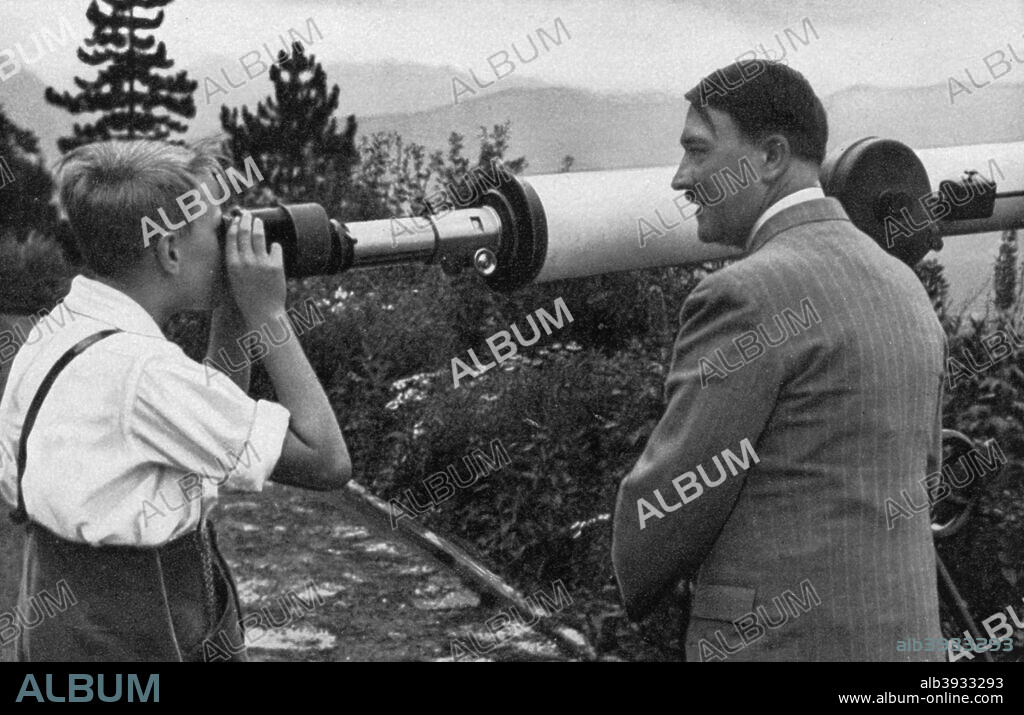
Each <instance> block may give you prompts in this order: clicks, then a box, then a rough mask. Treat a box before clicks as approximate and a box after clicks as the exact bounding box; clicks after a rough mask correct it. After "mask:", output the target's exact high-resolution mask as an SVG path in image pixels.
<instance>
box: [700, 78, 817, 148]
mask: <svg viewBox="0 0 1024 715" xmlns="http://www.w3.org/2000/svg"><path fill="white" fill-rule="evenodd" d="M758 66H760V67H761V68H763V69H762V71H761V72H758V73H756V74H755V72H756V69H757V67H758ZM684 96H685V97H686V99H687V100H688V101H689V102H690V104H691V105H692V106H693V108H694V109H695V110H696V111H697V113H698V114H699V115H700V116H701V117H703V119H704V120H705V121H708V113H707V107H714V108H715V109H717V110H719V111H721V112H725V113H726V114H728V115H729V116H730V117H731V118H732V120H733V121H734V122H735V123H736V126H737V128H738V129H739V130H740V132H741V133H742V135H743V136H744V137H745V138H746V139H747V140H748V141H758V140H760V139H763V138H764V137H766V136H768V135H769V134H782V135H783V136H784V137H786V139H787V140H789V146H790V148H791V149H792V151H793V154H794V155H795V156H798V157H801V158H803V159H807V160H810V161H813V162H814V163H816V164H819V165H820V164H821V163H822V162H823V161H824V160H825V144H826V143H828V119H827V118H826V116H825V108H824V107H823V106H822V104H821V100H820V99H818V96H817V95H816V94H815V93H814V90H813V89H811V85H810V83H809V82H808V81H807V80H806V79H805V78H804V76H803V75H802V74H800V73H799V72H797V71H796V70H795V69H792V68H791V67H787V66H786V65H784V64H781V63H779V62H766V61H763V60H745V61H741V62H734V63H732V64H731V65H728V66H726V67H723V68H721V69H719V70H716V71H715V72H713V73H711V74H710V75H708V76H707V77H705V78H704V79H702V80H701V81H700V82H698V83H697V86H696V87H694V88H693V89H691V90H690V91H689V92H687V93H686V94H685V95H684Z"/></svg>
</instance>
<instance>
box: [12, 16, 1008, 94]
mask: <svg viewBox="0 0 1024 715" xmlns="http://www.w3.org/2000/svg"><path fill="white" fill-rule="evenodd" d="M0 3H2V7H3V9H2V13H0V17H2V20H0V49H5V48H10V47H13V46H14V43H15V42H16V41H19V40H21V41H27V40H28V36H29V34H30V33H33V32H38V31H39V29H40V27H41V26H44V25H45V26H48V27H50V28H51V29H53V30H56V29H57V19H58V18H59V17H60V16H61V15H63V16H65V17H67V19H68V20H69V21H70V23H71V25H72V26H73V27H74V28H75V30H76V32H77V34H78V37H76V42H80V41H81V38H82V37H84V36H86V35H87V34H89V33H90V31H91V25H89V24H88V22H87V21H86V19H85V9H86V8H87V7H88V5H89V0H60V1H59V2H47V0H20V1H19V0H0ZM166 12H167V18H166V20H165V22H164V25H163V27H162V28H161V29H160V31H159V32H160V37H161V39H163V40H164V41H165V42H166V43H167V45H168V51H169V54H170V55H171V57H173V58H174V59H175V60H176V61H177V67H178V68H186V69H188V68H189V67H190V66H193V67H194V66H195V65H198V64H200V61H201V58H203V57H204V56H207V55H210V54H228V55H231V56H233V57H237V56H241V55H242V54H243V53H245V52H248V51H250V50H253V49H257V48H258V47H259V46H260V44H261V43H263V42H267V43H270V44H271V46H273V43H277V44H278V45H280V41H279V40H278V39H277V38H278V35H279V34H284V35H287V31H288V29H289V28H295V29H296V30H301V31H303V32H305V27H306V18H309V17H312V18H313V19H314V21H315V23H316V25H317V27H318V28H319V29H320V31H321V32H322V33H323V35H324V39H323V41H322V42H321V41H317V42H316V45H315V49H316V54H317V56H318V59H320V60H321V61H341V62H345V61H347V62H374V61H378V60H385V59H394V60H399V61H405V62H419V63H423V64H431V65H451V66H454V67H456V68H459V69H461V70H463V71H467V72H468V70H469V69H474V70H475V71H476V73H477V76H478V77H481V78H482V81H483V80H485V78H486V77H487V76H488V75H487V73H489V72H490V69H489V68H488V65H487V57H488V56H489V55H492V54H494V53H495V52H498V51H500V50H510V48H511V44H512V43H513V42H515V43H516V46H517V47H519V48H520V50H521V51H523V52H524V53H532V50H530V48H529V43H528V40H527V38H528V37H529V36H531V35H532V36H533V37H534V38H536V37H537V29H538V28H545V29H546V30H547V31H548V33H549V35H550V36H554V34H555V33H554V21H555V18H561V20H562V22H563V23H564V25H565V27H566V29H567V30H568V31H569V33H570V35H571V39H570V40H565V39H564V37H563V42H562V45H561V46H560V47H554V46H551V50H550V52H548V53H546V54H545V53H542V54H541V56H540V57H539V58H538V59H537V60H535V61H533V62H532V63H530V64H529V65H528V66H519V67H517V69H516V73H517V76H519V77H535V78H538V79H541V80H544V81H546V82H550V83H553V84H562V85H569V86H576V87H583V88H588V89H593V90H599V91H630V90H660V91H664V92H672V93H679V92H682V91H685V90H686V89H687V88H689V87H690V86H692V85H693V84H694V82H695V81H696V80H697V79H699V77H700V76H702V75H703V74H706V73H707V72H708V71H710V70H712V69H714V68H715V67H718V66H721V65H723V64H726V63H728V62H730V61H732V60H733V59H735V58H736V57H737V56H739V55H741V54H742V53H743V52H745V51H747V50H750V49H752V48H754V47H756V46H757V45H758V44H763V45H764V46H765V47H771V46H773V45H774V44H776V39H775V38H776V35H777V36H779V37H780V38H784V36H785V33H784V31H785V29H786V28H790V29H791V30H792V31H793V32H796V33H798V34H799V35H800V36H801V37H802V36H804V35H805V34H806V33H807V32H808V31H807V29H806V28H803V29H802V28H801V25H802V23H803V20H804V19H805V18H806V19H807V20H809V21H810V24H811V25H812V26H813V28H814V30H815V31H816V32H817V34H818V36H819V39H815V38H814V35H813V33H812V34H810V35H808V38H809V40H810V43H809V44H808V45H807V46H803V45H801V44H799V43H796V47H797V50H798V51H797V52H795V53H794V52H791V54H790V57H791V59H792V65H793V66H794V67H796V68H797V69H799V70H800V71H802V72H803V73H804V74H805V75H807V77H808V79H810V81H811V83H812V84H813V85H814V87H815V89H816V90H817V91H818V92H819V93H825V94H827V93H830V92H833V91H835V90H838V89H841V88H843V87H846V86H850V85H853V84H862V83H868V84H882V85H908V84H911V85H926V84H935V83H945V82H946V78H947V77H949V76H950V75H959V76H961V77H962V76H963V70H964V68H965V67H967V68H970V69H971V70H972V74H974V76H975V77H982V76H984V74H983V73H984V72H985V71H986V70H985V67H984V64H983V63H982V58H983V57H984V56H985V55H988V54H989V53H991V52H993V51H995V50H998V49H1000V48H1002V49H1003V50H1004V51H1005V50H1006V46H1007V43H1011V44H1012V45H1013V47H1014V48H1015V49H1016V50H1017V51H1018V56H1024V52H1022V50H1024V1H1022V0H959V1H958V2H954V1H953V0H790V1H779V2H756V1H754V0H686V1H685V2H684V1H682V0H679V1H676V2H672V1H670V0H640V1H636V2H625V1H620V2H606V1H603V0H599V1H594V2H568V1H566V2H563V1H558V0H549V1H544V0H528V1H526V2H501V1H499V0H437V1H431V0H420V1H419V2H394V1H390V0H367V1H365V2H364V1H361V0H176V1H175V2H174V3H172V4H171V5H170V6H169V7H168V8H167V9H166ZM790 42H791V43H792V40H791V41H790ZM30 47H32V46H31V45H30ZM67 47H70V45H68V46H67ZM33 49H34V48H33ZM514 59H515V57H514V55H513V60H514ZM517 64H518V63H517ZM32 69H33V71H34V72H35V73H36V74H37V75H39V76H40V77H41V78H42V79H43V80H44V81H46V82H51V83H53V82H58V81H61V80H64V81H66V80H67V79H68V78H70V77H71V76H72V75H73V73H74V72H76V71H77V72H81V69H82V67H81V64H80V63H79V62H78V60H77V59H76V58H75V57H74V52H73V51H71V50H70V49H65V50H60V49H58V53H57V55H55V56H53V57H48V58H47V59H46V61H40V62H37V63H36V64H34V65H32ZM520 73H521V74H520ZM90 76H91V75H90ZM491 78H492V79H493V75H492V76H491ZM1005 81H1008V82H1024V66H1021V65H1016V66H1015V67H1014V74H1013V75H1012V76H1008V77H1007V79H1006V80H1005ZM0 92H2V88H0ZM0 99H2V97H0Z"/></svg>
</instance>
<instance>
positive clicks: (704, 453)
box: [613, 198, 945, 661]
mask: <svg viewBox="0 0 1024 715" xmlns="http://www.w3.org/2000/svg"><path fill="white" fill-rule="evenodd" d="M680 322H681V330H680V333H679V336H678V338H677V340H676V343H675V348H674V354H673V359H672V366H671V370H670V373H669V377H668V380H667V382H666V387H665V391H666V398H667V402H668V406H667V408H666V412H665V414H664V416H663V417H662V419H661V421H660V422H659V424H658V425H657V427H656V428H655V430H654V433H653V434H652V436H651V438H650V441H649V442H648V444H647V446H646V448H645V450H644V453H643V455H642V456H641V458H640V460H639V461H638V462H637V464H636V466H635V467H634V469H633V470H632V472H631V473H630V474H629V475H628V476H627V477H626V479H625V480H624V481H623V483H622V485H621V488H620V490H619V500H618V504H617V507H616V514H615V524H614V544H613V560H614V562H615V568H616V574H617V576H618V578H619V583H620V587H621V589H622V592H623V598H624V600H625V602H626V604H627V608H629V609H630V612H631V613H633V614H634V615H639V614H641V613H642V612H644V611H646V610H647V609H648V608H649V607H650V606H651V605H652V604H653V603H654V602H655V601H656V600H657V599H658V598H660V597H661V596H662V595H664V593H665V592H666V590H668V589H670V588H671V586H672V585H673V584H674V583H676V582H677V581H678V579H679V578H681V577H682V578H688V579H691V580H692V581H693V588H694V591H693V595H694V599H693V609H692V615H691V621H690V626H689V631H688V633H687V638H686V649H687V659H688V660H716V659H722V660H814V661H817V660H858V661H859V660H881V661H895V660H914V659H916V660H944V659H945V657H944V656H943V655H942V654H940V653H937V652H934V651H933V652H927V651H919V652H913V651H906V652H904V651H897V640H899V639H908V638H910V639H912V638H918V639H920V640H921V641H922V642H924V639H925V638H938V637H940V636H941V632H940V628H939V616H938V596H937V586H936V575H935V558H934V552H933V547H932V536H931V532H930V521H929V518H928V515H927V513H916V514H914V515H913V516H912V517H911V518H899V519H896V520H894V521H893V520H891V519H890V520H889V523H887V511H886V509H887V500H888V499H892V500H893V501H894V502H895V503H897V504H900V505H901V506H904V505H905V501H904V499H903V497H902V496H901V490H906V492H907V493H908V495H909V496H910V498H911V500H912V501H913V503H915V504H917V505H919V506H920V505H922V504H926V503H927V493H926V491H925V489H924V488H923V486H922V485H921V480H922V479H923V478H924V476H925V475H926V474H928V473H932V472H935V471H937V470H938V468H939V462H940V460H941V451H940V450H941V405H942V400H941V396H942V372H943V364H944V353H945V335H944V333H943V330H942V327H941V326H940V324H939V322H938V320H937V318H936V316H935V312H934V310H933V309H932V306H931V303H930V301H929V300H928V297H927V294H926V292H925V290H924V288H923V287H922V286H921V284H920V282H919V281H918V279H917V278H916V276H915V275H914V273H913V271H911V269H910V268H908V267H907V266H906V265H904V264H903V263H901V262H900V261H899V260H897V259H895V258H893V257H891V256H889V255H888V254H887V253H885V252H884V251H883V250H882V249H881V248H880V247H879V246H878V245H877V244H876V243H875V242H874V241H873V240H872V239H871V238H870V237H869V236H867V235H865V234H864V233H862V232H861V231H859V230H858V229H857V228H856V227H854V225H853V224H852V223H851V222H850V220H849V218H848V217H847V215H846V213H845V211H844V210H843V208H842V206H841V204H840V203H839V202H838V201H837V200H835V199H832V198H823V199H815V200H812V201H808V202H804V203H801V204H797V205H795V206H792V207H789V208H787V209H784V210H783V211H781V212H779V213H778V214H776V215H774V216H772V217H771V218H770V219H769V220H768V221H767V222H766V223H765V224H764V225H763V226H762V227H761V228H760V229H759V230H758V232H757V234H756V235H755V236H754V237H753V239H752V241H751V243H750V246H749V250H748V253H747V255H746V256H745V257H744V258H743V259H742V260H740V261H737V262H736V263H734V264H733V265H731V266H729V267H727V268H725V269H723V270H721V271H718V272H716V273H714V274H712V275H710V276H708V277H707V278H706V279H704V280H703V281H702V282H701V283H700V284H699V285H698V286H697V288H696V289H695V290H694V291H693V293H692V294H691V295H690V297H689V298H688V299H687V300H686V303H685V304H684V306H683V309H682V313H681V321H680ZM783 335H785V336H786V338H785V340H783V339H782V337H783ZM743 440H749V448H750V449H747V450H745V451H744V450H743V449H742V448H741V445H742V443H743ZM727 450H728V453H726V451H727ZM751 451H753V452H754V454H750V452H751ZM723 454H724V456H723ZM733 455H739V457H737V458H736V459H732V458H731V457H732V456H733ZM755 457H756V459H755ZM744 463H745V464H746V466H745V467H744ZM698 467H700V469H702V470H703V472H702V471H700V470H699V469H698ZM720 467H722V468H721V469H720ZM687 472H691V473H694V472H695V473H694V474H691V475H689V476H687V475H686V473H687ZM705 474H706V479H704V478H703V476H704V475H705ZM697 484H699V485H700V492H699V493H698V487H697ZM712 484H713V485H715V486H711V485H712ZM655 490H657V493H655ZM640 499H644V500H646V502H647V504H648V505H649V506H650V507H651V509H648V508H647V507H646V506H642V505H640V501H639V500H640ZM904 508H905V506H904ZM654 510H656V511H657V512H658V513H659V514H660V516H658V515H656V514H654ZM645 514H646V515H647V518H646V519H643V515H645ZM641 523H642V524H643V528H642V529H641V528H640V526H641ZM890 524H891V526H892V528H891V529H890V528H888V527H889V525H890Z"/></svg>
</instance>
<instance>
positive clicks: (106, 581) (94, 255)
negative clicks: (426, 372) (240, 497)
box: [0, 140, 351, 661]
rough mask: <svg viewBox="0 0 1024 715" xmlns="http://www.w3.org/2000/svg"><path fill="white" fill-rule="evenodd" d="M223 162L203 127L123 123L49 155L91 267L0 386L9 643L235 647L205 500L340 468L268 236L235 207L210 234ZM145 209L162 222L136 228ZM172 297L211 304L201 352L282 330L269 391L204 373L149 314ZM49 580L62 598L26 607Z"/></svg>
mask: <svg viewBox="0 0 1024 715" xmlns="http://www.w3.org/2000/svg"><path fill="white" fill-rule="evenodd" d="M222 161H223V155H222V154H220V153H219V148H218V144H217V143H216V142H213V141H211V140H206V141H202V142H199V143H196V144H194V145H190V146H185V147H183V146H176V145H173V144H168V143H164V142H155V141H128V142H101V143H94V144H88V145H85V146H82V147H79V148H78V149H76V150H74V151H72V152H70V153H68V154H67V155H66V156H65V157H64V158H63V159H62V160H61V161H60V162H59V164H58V180H59V184H60V200H61V204H62V205H63V207H64V210H65V211H66V213H67V216H68V220H69V222H70V224H71V227H72V229H73V231H74V233H75V235H76V239H77V241H78V243H79V245H80V247H81V252H82V255H83V257H84V259H85V262H86V264H87V266H88V268H89V269H90V271H91V273H92V274H93V275H94V277H93V278H87V277H85V276H77V277H76V278H75V279H74V281H73V282H72V287H71V290H70V292H69V294H68V296H67V297H66V298H65V300H64V301H63V305H58V307H57V310H59V309H62V308H64V309H66V310H67V311H68V312H69V313H70V315H71V316H72V317H73V320H71V319H68V320H66V321H65V325H64V327H63V328H61V329H60V330H58V331H55V332H54V333H53V334H52V335H48V336H45V337H44V338H43V339H41V340H38V341H37V342H35V343H33V344H28V343H27V342H26V344H25V345H24V346H22V348H21V350H20V351H19V353H18V355H17V356H16V358H15V360H14V363H13V365H12V367H11V374H10V378H9V381H8V384H7V387H6V389H5V392H4V395H3V399H2V401H0V447H2V448H5V449H6V450H7V452H8V453H10V454H14V455H16V456H17V458H16V460H14V463H12V461H11V460H6V461H5V462H4V463H3V464H2V465H0V493H2V494H3V497H4V498H5V499H6V500H7V501H8V502H10V503H11V504H13V505H16V506H17V509H16V510H15V512H13V513H12V518H14V519H15V520H16V521H21V522H22V523H25V524H26V528H27V532H26V540H25V561H24V569H23V573H22V583H21V593H20V597H19V615H20V616H21V620H22V625H23V627H22V628H21V634H20V636H19V639H18V653H19V658H20V659H22V660H27V661H48V660H79V661H80V660H124V661H140V660H186V661H196V660H203V643H204V641H205V640H206V639H207V638H209V639H210V640H211V641H212V642H216V643H217V644H218V647H223V642H224V639H225V637H226V638H227V640H228V641H229V642H230V643H231V644H232V651H233V652H235V653H236V657H235V659H236V660H244V659H245V656H244V652H245V649H244V642H243V635H242V633H241V629H240V627H239V625H238V618H239V616H240V613H239V606H238V602H237V594H236V591H235V587H234V583H233V581H232V579H231V576H230V573H229V571H228V568H227V565H226V563H225V562H224V559H223V558H222V557H221V556H220V553H219V551H218V550H217V545H216V539H215V534H214V533H213V530H212V525H211V524H210V522H209V521H208V520H207V518H206V516H207V514H208V513H209V511H210V509H211V508H212V507H213V506H214V505H215V504H216V502H217V493H218V488H219V486H221V485H224V484H226V485H228V486H231V487H234V488H236V489H241V490H248V491H260V490H261V489H262V488H263V484H264V482H265V481H266V480H267V479H268V478H271V475H272V478H273V480H274V481H276V482H280V483H284V484H291V485H294V486H300V487H306V488H309V489H320V490H328V489H337V488H339V487H341V486H343V485H344V484H345V482H346V481H348V479H349V478H350V476H351V462H350V460H349V455H348V450H347V448H346V446H345V441H344V438H343V437H342V434H341V429H340V427H339V426H338V422H337V419H336V417H335V415H334V412H333V410H332V409H331V406H330V403H329V402H328V399H327V396H326V395H325V394H324V391H323V389H322V388H321V386H320V384H319V382H318V381H317V379H316V376H315V374H314V373H313V370H312V368H311V367H310V365H309V362H308V361H307V359H306V357H305V355H304V354H303V352H302V348H301V347H300V345H299V342H298V340H297V339H295V336H294V334H291V332H290V331H291V324H290V322H289V321H288V319H287V317H286V313H285V296H286V284H285V276H284V268H283V261H282V254H281V247H280V246H278V245H273V246H272V247H270V249H269V250H268V247H267V245H266V239H265V236H264V231H263V226H262V223H261V222H260V221H258V220H257V221H253V220H252V217H251V215H249V214H247V213H245V212H241V215H240V216H236V217H235V218H234V219H233V220H232V222H231V225H230V228H229V229H228V231H227V232H226V240H225V245H223V246H222V245H221V244H220V241H219V239H218V228H219V227H220V225H221V210H220V208H219V206H218V205H216V204H215V201H216V202H217V203H223V202H224V200H226V199H227V191H226V187H225V191H224V192H223V193H224V196H223V198H220V197H218V198H217V199H214V195H216V194H218V193H220V191H219V190H218V183H217V182H218V181H220V186H221V187H224V183H223V178H222V176H221V170H222V168H221V162H222ZM200 187H203V188H204V190H205V193H206V196H207V197H208V198H210V199H211V200H210V201H208V202H207V210H206V212H205V213H203V214H202V215H200V216H197V217H195V218H194V220H190V221H189V220H185V219H186V218H192V217H185V216H183V214H182V212H181V211H180V210H179V207H178V202H177V199H178V197H180V196H181V195H182V194H185V193H186V192H188V191H190V190H193V189H199V188H200ZM211 193H212V194H213V195H211ZM204 200H205V199H204ZM161 212H162V213H161ZM194 215H195V212H193V216H194ZM144 217H148V218H149V219H150V221H151V222H155V223H157V224H159V225H160V226H161V232H162V235H160V236H159V238H155V237H150V236H149V235H147V237H150V238H151V240H149V241H148V242H147V241H144V240H143V226H144V222H143V218H144ZM164 217H166V218H167V220H166V221H161V220H160V219H161V218H164ZM182 223H184V225H182ZM149 225H152V224H149ZM173 227H177V228H173ZM182 310H203V311H212V319H211V331H210V342H209V350H208V356H209V357H210V358H211V359H213V357H214V356H216V355H218V353H219V351H220V350H221V349H224V350H226V351H227V354H228V355H229V356H231V361H230V362H231V363H232V364H235V365H237V364H239V363H243V364H248V360H247V359H246V357H245V355H244V353H243V352H242V348H241V347H240V346H239V344H238V340H239V338H240V336H242V335H244V334H245V333H246V332H248V331H250V330H273V331H274V333H275V336H276V334H277V333H279V332H280V331H282V330H285V331H289V338H290V339H288V340H286V341H284V344H281V345H280V346H279V347H275V348H273V349H272V350H271V351H270V353H269V354H268V355H267V356H266V357H265V359H264V361H265V365H266V368H267V372H268V373H269V374H270V377H271V380H272V381H273V383H274V387H275V388H276V391H277V396H278V399H279V400H280V404H276V403H272V402H268V401H264V400H259V401H256V400H253V399H251V398H249V397H248V396H247V395H246V391H247V390H248V386H249V369H248V368H247V367H246V368H245V369H243V370H240V371H238V372H235V373H233V374H231V375H230V376H228V375H217V376H216V377H214V378H213V379H212V380H209V381H208V380H207V370H206V367H205V366H204V365H203V364H200V363H197V362H195V361H193V360H190V359H189V358H188V357H186V356H185V354H184V353H183V352H182V351H181V349H180V348H178V347H177V346H176V345H174V344H173V343H171V342H169V341H167V340H166V339H165V338H164V336H163V333H162V332H161V329H160V327H159V326H162V325H164V324H165V323H166V321H167V320H168V319H169V318H170V317H171V316H172V315H173V314H175V313H177V312H179V311H182ZM280 342H281V341H280V340H275V344H277V343H280ZM213 362H214V364H216V365H219V364H220V363H219V361H216V360H214V361H213ZM250 453H251V455H252V456H253V457H255V458H251V457H250ZM243 457H244V460H243ZM179 502H180V504H179ZM175 505H176V506H175ZM168 507H172V508H168ZM59 582H63V583H64V587H65V588H67V589H69V590H70V592H71V593H72V594H73V597H74V602H75V605H71V606H69V607H65V609H64V610H63V611H60V612H57V611H56V610H54V609H50V608H47V609H46V613H30V612H29V611H30V606H32V610H35V611H39V610H40V609H39V607H38V606H39V599H38V598H36V599H33V597H34V596H35V595H36V594H39V593H40V592H41V591H43V590H47V589H48V590H49V591H51V592H52V591H53V590H54V588H55V587H57V585H58V583H59ZM37 616H38V618H37Z"/></svg>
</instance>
